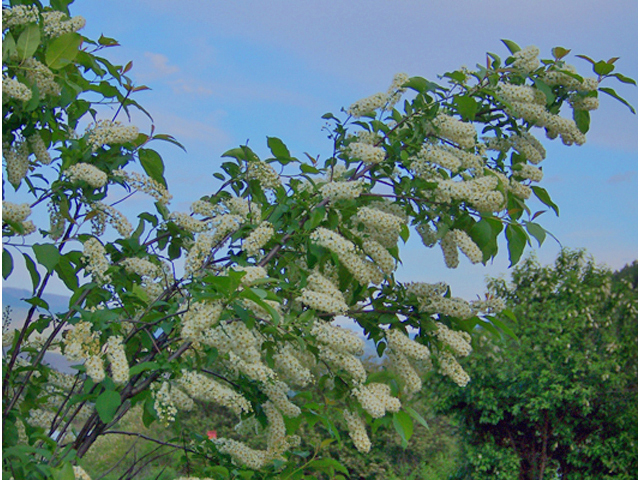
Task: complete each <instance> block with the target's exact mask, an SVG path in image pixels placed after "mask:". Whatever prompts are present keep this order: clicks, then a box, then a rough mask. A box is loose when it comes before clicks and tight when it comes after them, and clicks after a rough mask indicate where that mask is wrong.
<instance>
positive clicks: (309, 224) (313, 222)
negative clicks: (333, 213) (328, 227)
mask: <svg viewBox="0 0 640 480" xmlns="http://www.w3.org/2000/svg"><path fill="white" fill-rule="evenodd" d="M326 212H327V210H326V208H325V207H324V206H323V207H316V208H314V209H313V211H312V212H311V215H309V220H307V221H306V222H305V223H304V229H305V230H307V231H310V230H313V229H314V228H316V227H317V226H318V225H320V224H321V223H322V221H323V220H324V216H325V214H326Z"/></svg>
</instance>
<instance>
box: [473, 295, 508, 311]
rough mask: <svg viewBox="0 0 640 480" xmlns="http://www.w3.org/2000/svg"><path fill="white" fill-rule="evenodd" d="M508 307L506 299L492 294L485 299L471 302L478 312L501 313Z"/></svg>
mask: <svg viewBox="0 0 640 480" xmlns="http://www.w3.org/2000/svg"><path fill="white" fill-rule="evenodd" d="M506 307H507V306H506V304H505V303H504V300H502V299H501V298H499V297H494V296H490V297H488V298H486V299H485V300H476V301H473V302H471V308H473V310H474V311H475V312H478V313H480V312H483V313H500V312H501V311H502V310H504V309H505V308H506Z"/></svg>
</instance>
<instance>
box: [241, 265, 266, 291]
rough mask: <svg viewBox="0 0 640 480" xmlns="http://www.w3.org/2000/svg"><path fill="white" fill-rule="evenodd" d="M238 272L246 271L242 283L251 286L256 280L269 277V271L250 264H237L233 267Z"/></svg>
mask: <svg viewBox="0 0 640 480" xmlns="http://www.w3.org/2000/svg"><path fill="white" fill-rule="evenodd" d="M233 269H234V270H235V271H236V272H244V273H245V275H244V277H242V280H241V282H242V284H243V285H245V286H250V285H252V284H253V283H255V282H256V280H260V279H261V278H267V276H268V275H267V271H266V270H265V269H264V268H263V267H256V266H248V267H242V266H240V265H237V266H235V267H233Z"/></svg>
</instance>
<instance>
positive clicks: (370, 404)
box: [352, 383, 402, 418]
mask: <svg viewBox="0 0 640 480" xmlns="http://www.w3.org/2000/svg"><path fill="white" fill-rule="evenodd" d="M352 395H353V396H355V397H356V398H357V399H358V402H360V405H362V408H363V409H364V410H365V411H366V412H367V413H368V414H369V415H371V416H372V417H373V418H382V417H384V416H385V414H386V413H387V412H398V411H399V410H400V407H401V406H402V405H401V403H400V400H398V399H397V398H396V397H392V396H391V387H389V385H387V384H385V383H369V384H367V385H359V386H358V387H356V388H354V389H353V391H352Z"/></svg>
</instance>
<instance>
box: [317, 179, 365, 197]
mask: <svg viewBox="0 0 640 480" xmlns="http://www.w3.org/2000/svg"><path fill="white" fill-rule="evenodd" d="M363 190H364V182H362V181H361V180H356V181H353V182H351V181H349V182H329V183H325V184H324V185H322V187H320V193H321V194H322V196H323V197H324V198H329V199H330V200H331V201H338V200H351V199H353V198H358V197H359V196H360V194H361V193H362V191H363Z"/></svg>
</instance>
